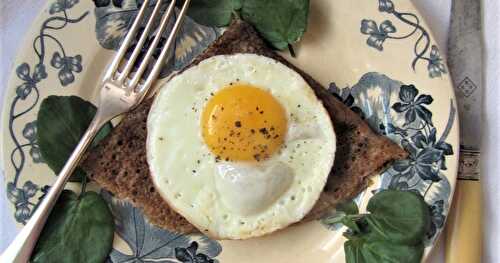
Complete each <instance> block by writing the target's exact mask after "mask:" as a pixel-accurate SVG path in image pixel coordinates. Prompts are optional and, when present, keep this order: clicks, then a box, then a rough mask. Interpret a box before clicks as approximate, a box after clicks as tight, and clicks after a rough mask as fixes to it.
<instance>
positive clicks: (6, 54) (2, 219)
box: [0, 0, 500, 263]
mask: <svg viewBox="0 0 500 263" xmlns="http://www.w3.org/2000/svg"><path fill="white" fill-rule="evenodd" d="M84 1H90V0H84ZM402 1H404V0H402ZM451 1H452V0H438V1H436V0H413V2H414V3H415V4H416V5H417V6H418V8H419V9H420V10H421V11H422V13H423V16H425V18H426V19H427V21H428V23H429V24H430V25H431V26H432V29H433V31H434V33H435V35H436V38H437V39H436V41H437V42H438V43H439V44H440V46H441V47H443V48H442V49H441V50H442V51H443V52H444V51H445V50H446V48H445V47H446V39H447V34H448V26H449V18H450V6H451ZM483 2H484V4H483V6H484V8H483V9H484V32H485V33H484V35H485V37H484V38H485V42H486V71H487V73H486V76H485V77H486V81H485V83H486V87H485V93H484V94H485V95H484V96H485V100H484V101H485V105H484V108H483V109H484V116H485V118H484V121H483V123H484V124H483V125H484V128H483V146H482V147H483V148H482V151H483V157H482V168H483V170H482V171H483V172H482V182H483V187H484V204H483V206H484V211H485V214H484V222H483V225H484V234H485V235H484V260H483V262H488V263H490V262H491V263H497V262H500V183H499V180H500V162H499V160H500V157H499V155H500V84H499V83H500V57H499V55H498V53H499V52H500V41H499V36H500V20H499V19H498V13H500V3H499V1H498V0H483ZM44 4H45V0H0V103H2V102H3V93H4V87H6V84H7V79H8V76H9V74H10V73H11V70H12V68H13V67H12V61H13V59H14V56H15V55H16V53H17V52H18V46H19V45H18V43H20V42H21V41H23V39H24V35H25V32H26V31H27V30H28V28H29V26H30V25H31V23H32V21H33V19H34V18H35V17H36V15H37V14H38V12H39V10H40V9H41V8H42V7H43V5H44ZM2 179H3V178H2ZM2 184H3V183H2ZM2 184H0V252H2V251H3V250H4V249H5V248H6V247H7V245H8V244H9V242H10V241H11V240H12V239H13V237H14V236H15V234H16V230H15V227H14V222H13V219H12V216H11V212H10V211H9V209H8V207H7V205H6V200H5V187H4V186H2ZM443 255H444V249H443V246H442V242H440V243H438V247H437V249H435V251H434V252H433V255H432V256H431V259H430V262H436V263H437V262H444V260H443Z"/></svg>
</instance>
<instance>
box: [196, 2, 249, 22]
mask: <svg viewBox="0 0 500 263" xmlns="http://www.w3.org/2000/svg"><path fill="white" fill-rule="evenodd" d="M241 1H242V0H193V1H191V4H190V6H189V9H188V16H189V17H191V18H192V19H194V20H195V21H196V22H197V23H200V24H202V25H205V26H217V27H220V26H227V25H229V23H230V22H231V18H232V16H233V11H234V10H237V9H239V8H241Z"/></svg>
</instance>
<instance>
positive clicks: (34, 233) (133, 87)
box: [0, 0, 190, 263]
mask: <svg viewBox="0 0 500 263" xmlns="http://www.w3.org/2000/svg"><path fill="white" fill-rule="evenodd" d="M164 2H165V1H163V0H158V1H157V2H156V4H154V7H153V11H152V13H151V16H150V17H149V18H148V20H147V22H146V26H145V28H144V31H143V32H142V35H141V36H140V38H139V40H138V43H137V45H136V47H135V49H134V50H133V51H132V54H131V55H130V58H129V59H128V60H126V59H125V53H126V52H127V50H128V48H129V47H130V44H131V43H132V41H133V40H134V39H135V36H136V34H137V32H138V30H139V27H140V25H141V22H142V21H143V18H144V16H145V14H146V11H147V9H148V8H149V7H150V3H151V4H152V0H145V1H144V2H143V4H142V6H141V8H140V9H139V12H138V14H137V17H136V18H135V20H134V22H133V23H132V26H131V27H130V30H129V32H128V33H127V35H126V36H125V39H124V41H123V43H122V45H121V46H120V48H119V50H118V52H117V54H116V55H115V57H114V58H113V61H112V62H111V64H110V66H109V68H108V69H107V71H106V73H105V75H104V78H103V81H102V83H101V86H102V87H101V91H100V98H99V103H98V109H97V113H96V115H95V117H94V119H93V120H92V122H91V123H90V126H89V127H88V129H87V131H86V132H85V134H84V135H83V137H82V139H81V140H80V142H79V143H78V145H77V146H76V148H75V150H73V153H72V154H71V156H70V158H69V159H68V161H67V162H66V164H65V165H64V167H63V169H62V170H61V172H60V173H59V175H58V177H57V179H56V181H55V183H54V184H53V185H52V187H51V188H50V191H49V192H48V193H47V195H46V196H45V198H44V199H43V201H42V202H41V204H40V205H39V207H38V208H37V209H36V211H35V212H34V214H33V215H32V216H31V219H30V220H29V222H28V223H27V224H26V226H24V228H23V229H22V230H21V232H20V233H19V234H18V235H17V236H16V238H15V239H14V241H13V242H12V244H11V245H10V246H9V247H8V248H7V250H6V251H5V252H4V254H3V255H2V256H1V257H0V262H2V263H8V262H16V263H18V262H19V263H25V262H28V261H29V259H30V256H31V253H32V251H33V248H34V247H35V245H36V242H37V239H38V237H39V235H40V233H41V231H42V229H43V226H44V224H45V222H46V220H47V217H48V216H49V214H50V211H51V210H52V208H53V207H54V204H55V202H56V201H57V198H58V197H59V195H60V194H61V192H62V190H63V189H64V186H65V184H66V182H67V181H68V179H69V177H70V176H71V174H72V173H73V171H74V170H75V168H76V167H77V165H78V163H79V162H80V160H81V159H82V156H83V154H84V153H85V151H86V150H87V148H88V147H89V145H90V143H91V142H92V140H93V139H94V137H95V136H96V134H97V132H98V131H99V130H100V128H101V127H102V126H103V125H104V124H105V123H107V122H108V121H110V120H111V119H113V118H115V117H116V116H118V115H121V114H123V113H125V112H127V111H129V110H131V109H133V108H134V107H136V106H137V105H138V104H139V103H140V102H141V101H142V100H143V99H144V97H145V96H146V94H147V93H148V91H149V90H150V88H151V87H152V86H153V83H154V82H155V80H156V79H157V78H158V75H159V73H160V71H161V68H162V65H163V64H164V60H165V58H166V57H167V54H168V53H169V50H170V47H171V46H172V44H173V43H174V41H175V36H176V35H177V32H178V31H179V28H180V26H181V24H182V21H183V18H184V16H185V14H186V11H187V8H188V6H189V3H190V0H185V1H184V4H183V6H182V8H181V11H180V13H179V16H178V17H177V19H176V21H175V24H174V26H173V28H172V31H171V32H170V34H169V36H168V38H167V41H166V43H165V46H164V47H163V48H162V50H161V53H160V56H159V57H158V59H157V61H156V62H155V63H154V64H153V62H152V57H153V53H154V51H155V49H156V47H157V46H158V44H159V42H160V39H161V37H162V34H163V32H164V31H165V30H166V28H167V26H168V22H169V19H170V17H171V16H172V14H173V13H174V11H175V2H176V1H175V0H172V1H171V2H170V4H169V5H168V7H167V9H166V11H165V12H164V14H163V16H162V17H161V20H160V24H159V27H158V30H157V34H156V36H155V38H154V39H153V42H152V43H151V44H150V46H149V49H148V50H147V52H146V54H145V55H144V57H143V59H142V61H141V62H140V64H139V67H138V68H137V71H135V73H134V72H133V69H134V64H135V63H136V61H137V59H138V57H139V54H140V53H141V50H142V48H143V46H144V45H145V43H146V40H147V39H148V37H149V34H150V32H151V30H152V29H153V25H154V24H155V17H156V16H158V14H159V13H160V11H161V9H162V4H163V3H164ZM123 64H124V66H123V67H122V65H123ZM151 65H152V69H151V71H150V73H149V75H148V76H147V77H146V76H145V72H146V69H148V67H150V66H151ZM120 67H122V69H121V70H120Z"/></svg>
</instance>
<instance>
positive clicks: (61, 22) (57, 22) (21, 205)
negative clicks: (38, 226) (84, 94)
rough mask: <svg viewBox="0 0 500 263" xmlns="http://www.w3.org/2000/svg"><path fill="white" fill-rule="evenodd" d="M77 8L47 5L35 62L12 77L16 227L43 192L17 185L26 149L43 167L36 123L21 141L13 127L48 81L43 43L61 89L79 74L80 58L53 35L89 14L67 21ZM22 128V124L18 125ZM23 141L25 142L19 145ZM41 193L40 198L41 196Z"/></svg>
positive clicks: (65, 3)
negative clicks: (50, 46) (15, 82)
mask: <svg viewBox="0 0 500 263" xmlns="http://www.w3.org/2000/svg"><path fill="white" fill-rule="evenodd" d="M76 4H78V0H57V1H55V2H53V3H52V4H51V5H50V8H49V14H50V15H51V16H49V17H48V18H47V19H45V21H44V22H43V23H42V25H41V26H40V30H39V34H38V35H37V36H36V37H35V38H34V40H33V51H34V53H35V54H36V57H37V58H38V60H37V62H36V63H35V64H34V66H30V64H28V63H27V62H25V63H21V64H20V65H19V66H17V68H16V75H17V78H18V79H19V81H20V84H19V85H18V86H17V87H16V96H15V97H14V98H13V100H12V101H11V104H10V107H9V113H8V120H9V123H8V129H9V133H10V139H11V140H12V142H13V143H14V145H15V147H14V149H13V150H12V151H11V153H10V156H11V158H10V163H11V165H12V166H13V167H14V170H15V175H14V180H13V181H11V182H8V183H7V193H8V199H9V201H10V202H12V203H13V204H14V205H15V209H16V212H15V219H16V221H17V222H19V223H23V224H25V223H26V221H27V220H28V219H29V217H30V216H31V213H32V212H33V211H34V209H35V208H36V206H37V204H38V201H39V200H35V199H36V198H35V196H36V194H37V191H39V190H43V189H46V188H45V187H42V188H40V187H39V186H37V185H36V184H34V183H33V182H31V181H26V182H25V184H24V185H23V186H22V187H19V186H18V185H19V184H20V183H19V181H20V179H21V176H22V175H23V170H24V168H25V165H26V162H27V160H26V153H25V150H26V148H29V152H28V153H29V155H30V156H31V158H32V160H33V163H35V164H38V163H43V159H42V156H41V154H40V149H39V148H38V143H37V141H36V133H37V129H36V121H28V122H26V123H24V128H23V131H22V136H23V138H19V135H18V134H16V132H15V126H16V124H18V123H19V120H20V119H22V118H21V117H23V116H25V115H27V114H29V113H31V112H32V111H33V110H34V109H35V107H36V106H37V105H38V102H39V99H40V91H39V85H40V83H41V82H42V81H43V80H45V79H46V78H47V77H48V74H47V71H46V59H47V52H48V49H47V42H48V41H52V42H53V43H54V44H55V46H56V47H57V48H58V51H55V52H54V55H53V57H52V61H51V65H52V66H53V67H55V68H57V69H60V71H59V74H58V78H59V80H60V82H61V85H62V86H68V85H69V84H71V83H73V82H74V80H75V75H74V73H79V72H81V71H82V70H83V67H82V65H81V60H82V58H81V56H80V55H75V56H73V57H70V56H67V55H66V51H65V49H64V46H63V44H62V43H61V42H60V41H59V39H58V38H57V37H56V36H55V35H54V34H53V32H54V31H58V30H63V29H65V28H66V27H68V26H69V25H71V24H76V23H79V22H81V21H82V20H83V19H84V18H85V17H87V15H88V14H89V12H84V13H83V14H80V16H78V17H76V18H72V17H70V15H69V14H68V12H67V11H68V10H69V9H71V8H72V7H74V6H75V5H76ZM21 101H28V102H29V105H28V107H26V106H24V107H21V106H19V104H20V102H21ZM21 125H23V124H21ZM22 140H25V141H26V142H22ZM43 194H44V193H43V191H42V196H43Z"/></svg>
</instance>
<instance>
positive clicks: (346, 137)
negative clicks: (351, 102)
mask: <svg viewBox="0 0 500 263" xmlns="http://www.w3.org/2000/svg"><path fill="white" fill-rule="evenodd" d="M236 53H254V54H259V55H263V56H267V57H270V58H273V59H275V60H278V61H280V62H282V63H283V64H285V65H286V66H288V67H290V68H292V69H294V70H295V71H297V72H298V73H299V74H300V75H302V77H303V78H304V79H305V80H306V81H307V82H308V83H309V85H310V86H311V87H312V88H313V90H314V91H315V93H316V95H317V96H318V98H320V100H322V101H323V104H324V106H325V108H326V109H327V111H328V113H329V114H330V117H331V118H332V122H333V125H334V128H335V132H336V135H337V152H336V155H335V163H334V166H333V168H332V171H331V174H330V176H329V179H328V183H327V186H326V187H325V190H324V191H323V193H322V194H321V196H320V199H319V200H318V202H317V203H316V205H315V207H314V208H313V209H312V211H311V212H310V213H309V214H308V215H307V216H306V218H305V220H311V219H318V218H320V217H321V216H322V215H324V214H325V213H326V212H328V211H330V210H331V209H332V208H334V207H335V205H336V204H338V203H339V202H341V201H343V200H348V199H352V198H353V197H355V196H356V195H357V194H358V193H360V192H361V191H362V190H363V189H364V188H366V186H367V185H368V182H369V178H370V176H372V175H376V174H377V173H378V172H380V171H381V170H382V169H383V168H384V167H386V166H387V164H388V163H390V162H392V161H394V160H397V159H403V158H406V156H407V153H406V152H405V151H403V149H401V148H400V147H399V146H398V145H396V144H395V143H393V142H391V141H390V140H389V139H387V138H386V137H383V136H380V135H378V134H376V133H374V132H373V131H372V130H371V129H370V127H369V126H368V124H367V123H366V122H364V121H363V120H362V119H361V117H360V116H359V115H357V114H356V113H354V112H353V111H351V110H350V109H349V108H348V107H346V106H345V105H344V104H342V102H341V101H339V100H337V99H336V98H335V97H334V96H332V95H331V94H330V93H328V91H327V90H326V89H324V88H323V86H321V85H320V84H319V83H318V82H316V81H315V80H314V79H312V78H311V77H310V76H309V75H308V74H306V73H305V72H303V71H302V70H300V69H298V68H296V67H295V66H293V65H292V64H291V63H289V62H288V61H286V60H285V59H284V58H282V57H281V56H279V55H278V54H277V53H275V52H274V51H273V50H271V49H270V48H269V47H268V46H267V45H266V44H265V43H264V41H263V40H262V39H261V38H260V37H259V36H258V34H257V33H256V31H255V30H254V29H253V27H252V26H250V25H249V24H247V23H245V22H243V21H235V22H233V23H232V24H231V26H230V27H229V28H228V29H227V30H226V31H225V32H224V34H223V35H222V36H221V37H220V38H219V39H217V40H216V41H215V42H214V43H213V44H212V45H211V46H210V47H209V48H207V50H206V51H205V52H204V53H202V54H201V55H199V56H198V57H196V58H195V60H194V61H193V62H192V63H191V64H190V66H192V65H196V64H198V63H199V62H200V61H202V60H204V59H206V58H209V57H212V56H216V55H224V54H236ZM188 67H189V66H188ZM152 101H153V99H148V100H146V101H145V102H143V103H142V104H141V105H140V106H139V107H138V108H136V109H135V110H133V111H132V112H130V113H128V114H127V115H126V116H125V117H124V119H123V120H122V121H121V123H120V124H119V125H118V126H117V127H116V128H115V129H114V130H113V131H112V132H111V134H110V135H109V136H108V137H107V138H105V139H104V140H103V141H101V143H100V144H99V145H98V147H96V148H94V149H93V150H92V151H91V152H90V153H89V154H88V157H87V158H86V160H85V161H84V162H83V164H82V167H83V168H84V169H85V171H86V172H87V173H88V175H89V176H90V178H92V179H93V180H95V181H96V182H97V183H98V184H100V185H101V186H102V187H104V188H105V189H107V190H108V191H110V192H112V193H113V194H115V195H116V196H117V197H118V198H123V199H128V200H129V201H131V202H132V203H133V204H134V205H135V206H137V207H139V208H141V209H142V210H143V211H144V214H145V215H146V216H147V218H148V219H149V221H150V222H151V223H153V224H155V225H157V226H159V227H162V228H164V229H167V230H170V231H174V232H180V233H191V232H195V231H197V230H196V228H195V227H194V226H192V225H191V224H190V223H189V222H188V221H187V220H186V219H184V218H183V217H182V216H181V215H179V214H178V213H176V212H175V211H174V210H172V209H171V208H170V207H169V206H168V204H167V203H166V202H165V201H164V200H163V199H162V198H161V197H160V195H159V193H158V192H156V190H155V188H154V185H153V182H152V179H151V178H150V173H149V167H148V164H147V160H146V137H147V130H146V120H147V116H148V112H149V109H150V107H151V104H152Z"/></svg>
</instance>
